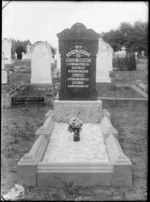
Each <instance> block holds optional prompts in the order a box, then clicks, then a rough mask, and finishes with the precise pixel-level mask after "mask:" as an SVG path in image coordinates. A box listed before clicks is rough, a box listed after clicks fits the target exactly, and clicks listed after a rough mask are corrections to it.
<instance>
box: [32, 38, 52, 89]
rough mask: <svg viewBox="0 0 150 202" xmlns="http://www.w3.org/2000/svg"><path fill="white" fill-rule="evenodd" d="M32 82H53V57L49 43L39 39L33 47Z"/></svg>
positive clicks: (44, 83) (48, 83)
mask: <svg viewBox="0 0 150 202" xmlns="http://www.w3.org/2000/svg"><path fill="white" fill-rule="evenodd" d="M31 54H32V56H31V84H37V85H39V84H41V85H42V84H43V85H50V84H52V77H51V58H52V52H51V47H50V46H49V44H47V43H45V42H42V41H38V42H36V43H34V44H33V46H32V48H31Z"/></svg>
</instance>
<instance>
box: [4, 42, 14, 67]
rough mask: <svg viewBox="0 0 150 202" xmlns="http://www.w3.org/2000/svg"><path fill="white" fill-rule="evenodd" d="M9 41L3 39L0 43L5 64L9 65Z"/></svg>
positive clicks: (10, 61)
mask: <svg viewBox="0 0 150 202" xmlns="http://www.w3.org/2000/svg"><path fill="white" fill-rule="evenodd" d="M11 46H12V44H11V41H10V40H9V39H7V38H4V39H3V42H2V52H3V53H4V54H5V59H4V60H5V64H11V63H12V60H11Z"/></svg>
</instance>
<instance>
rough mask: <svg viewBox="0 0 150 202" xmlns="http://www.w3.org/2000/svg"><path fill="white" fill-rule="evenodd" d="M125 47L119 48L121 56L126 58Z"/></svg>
mask: <svg viewBox="0 0 150 202" xmlns="http://www.w3.org/2000/svg"><path fill="white" fill-rule="evenodd" d="M125 49H126V48H125V47H124V46H122V48H121V50H122V51H121V55H122V57H126V51H125Z"/></svg>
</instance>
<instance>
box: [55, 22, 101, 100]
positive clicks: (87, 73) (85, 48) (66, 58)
mask: <svg viewBox="0 0 150 202" xmlns="http://www.w3.org/2000/svg"><path fill="white" fill-rule="evenodd" d="M57 36H58V38H59V52H60V55H61V85H60V92H59V99H60V100H67V99H68V100H72V99H74V100H85V99H86V100H87V99H88V100H93V99H96V98H97V97H96V54H97V51H98V38H99V37H100V35H99V34H97V33H96V32H95V31H93V30H91V29H87V28H86V27H85V26H84V25H83V24H81V23H76V24H75V25H73V26H72V27H71V29H70V30H69V29H66V30H64V31H63V32H61V33H59V34H57Z"/></svg>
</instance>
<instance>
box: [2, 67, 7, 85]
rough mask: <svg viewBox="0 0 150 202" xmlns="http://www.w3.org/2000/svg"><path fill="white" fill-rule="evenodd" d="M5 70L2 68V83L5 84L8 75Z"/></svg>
mask: <svg viewBox="0 0 150 202" xmlns="http://www.w3.org/2000/svg"><path fill="white" fill-rule="evenodd" d="M7 74H8V73H7V71H5V70H2V84H7V80H8V76H7Z"/></svg>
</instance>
